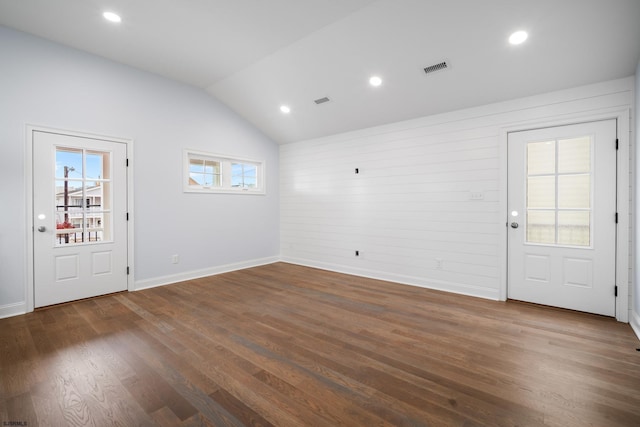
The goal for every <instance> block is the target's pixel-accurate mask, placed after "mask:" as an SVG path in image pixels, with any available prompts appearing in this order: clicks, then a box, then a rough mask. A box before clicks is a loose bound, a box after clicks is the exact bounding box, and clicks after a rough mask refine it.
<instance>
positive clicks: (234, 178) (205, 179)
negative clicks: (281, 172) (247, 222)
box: [183, 150, 265, 194]
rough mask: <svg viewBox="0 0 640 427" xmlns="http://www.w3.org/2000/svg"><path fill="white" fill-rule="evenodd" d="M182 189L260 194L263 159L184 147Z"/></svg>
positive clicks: (262, 179) (262, 180)
mask: <svg viewBox="0 0 640 427" xmlns="http://www.w3.org/2000/svg"><path fill="white" fill-rule="evenodd" d="M184 170H185V173H184V178H183V179H184V185H183V188H184V191H186V192H200V193H235V194H264V193H265V182H264V162H261V161H254V160H246V159H238V158H234V157H229V156H222V155H217V154H210V153H204V152H199V151H194V150H184Z"/></svg>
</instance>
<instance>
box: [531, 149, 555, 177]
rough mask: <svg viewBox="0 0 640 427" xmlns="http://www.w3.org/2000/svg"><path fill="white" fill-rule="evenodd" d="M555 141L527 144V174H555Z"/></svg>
mask: <svg viewBox="0 0 640 427" xmlns="http://www.w3.org/2000/svg"><path fill="white" fill-rule="evenodd" d="M555 171H556V143H555V141H544V142H530V143H528V144H527V174H528V175H540V174H549V173H555Z"/></svg>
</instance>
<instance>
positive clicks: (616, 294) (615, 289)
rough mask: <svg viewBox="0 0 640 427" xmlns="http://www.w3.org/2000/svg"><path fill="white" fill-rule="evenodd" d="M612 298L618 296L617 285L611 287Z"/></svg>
mask: <svg viewBox="0 0 640 427" xmlns="http://www.w3.org/2000/svg"><path fill="white" fill-rule="evenodd" d="M613 296H616V297H617V296H618V285H615V286H614V287H613Z"/></svg>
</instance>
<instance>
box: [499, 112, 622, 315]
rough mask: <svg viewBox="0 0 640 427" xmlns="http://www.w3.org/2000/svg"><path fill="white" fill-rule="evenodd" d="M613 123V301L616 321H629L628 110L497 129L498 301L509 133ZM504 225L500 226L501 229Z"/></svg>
mask: <svg viewBox="0 0 640 427" xmlns="http://www.w3.org/2000/svg"><path fill="white" fill-rule="evenodd" d="M609 119H615V120H616V121H617V135H618V140H619V145H618V152H617V174H616V175H617V176H616V177H617V212H618V226H617V230H616V268H615V270H616V278H615V284H616V286H617V287H618V297H617V298H616V316H615V317H616V320H618V321H619V322H624V323H628V322H629V319H630V308H629V289H630V287H629V236H630V234H629V224H630V218H629V215H630V211H629V207H630V205H629V186H630V176H629V173H630V163H629V162H630V157H629V156H630V146H629V144H630V126H631V123H630V120H631V110H630V109H629V108H623V109H615V108H607V109H601V110H600V112H596V113H593V114H584V113H579V114H569V115H565V116H563V117H562V118H551V119H543V120H531V121H522V122H520V123H518V124H513V125H510V126H506V127H502V128H501V129H500V147H499V151H500V164H501V169H500V182H501V188H500V195H501V198H500V199H501V203H500V211H501V212H502V220H501V224H500V225H501V226H500V230H501V232H500V240H499V241H500V247H499V251H500V253H501V254H502V255H501V257H500V270H501V279H500V292H499V293H500V297H499V299H500V300H501V301H506V300H507V293H508V228H507V226H508V220H509V212H508V205H507V202H508V200H507V194H508V163H509V162H508V155H507V153H508V151H507V149H508V136H509V133H512V132H520V131H528V130H536V129H541V128H549V127H556V126H565V125H574V124H581V123H586V122H594V121H601V120H609ZM503 225H504V226H503Z"/></svg>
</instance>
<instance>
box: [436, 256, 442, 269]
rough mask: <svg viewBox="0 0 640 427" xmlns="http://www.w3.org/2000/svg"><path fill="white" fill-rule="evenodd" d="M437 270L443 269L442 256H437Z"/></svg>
mask: <svg viewBox="0 0 640 427" xmlns="http://www.w3.org/2000/svg"><path fill="white" fill-rule="evenodd" d="M436 270H442V258H436Z"/></svg>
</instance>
